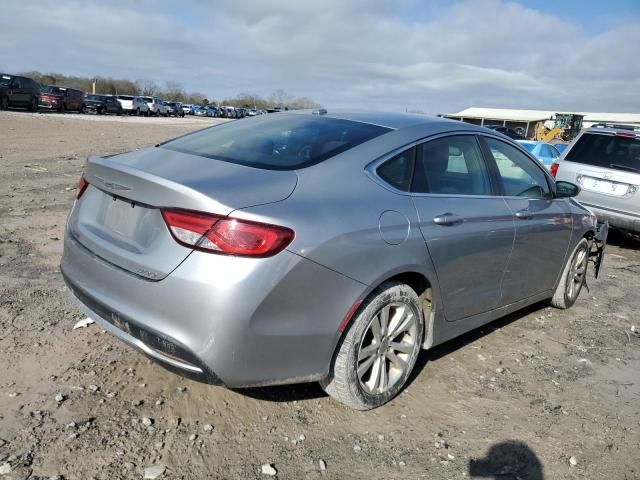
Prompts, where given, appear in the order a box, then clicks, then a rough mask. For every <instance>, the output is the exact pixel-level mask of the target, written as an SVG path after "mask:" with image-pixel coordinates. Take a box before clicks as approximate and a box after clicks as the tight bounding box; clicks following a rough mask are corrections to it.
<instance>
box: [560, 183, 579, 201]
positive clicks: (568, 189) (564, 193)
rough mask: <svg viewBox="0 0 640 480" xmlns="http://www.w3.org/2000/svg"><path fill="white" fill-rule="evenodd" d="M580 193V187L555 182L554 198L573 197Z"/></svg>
mask: <svg viewBox="0 0 640 480" xmlns="http://www.w3.org/2000/svg"><path fill="white" fill-rule="evenodd" d="M579 193H580V187H579V186H578V185H576V184H574V183H571V182H564V181H562V180H561V181H559V182H556V198H569V197H575V196H577V195H578V194H579Z"/></svg>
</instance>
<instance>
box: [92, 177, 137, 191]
mask: <svg viewBox="0 0 640 480" xmlns="http://www.w3.org/2000/svg"><path fill="white" fill-rule="evenodd" d="M94 177H95V178H96V179H97V180H100V182H102V184H103V185H104V186H105V187H107V188H110V189H112V190H131V187H127V186H126V185H121V184H119V183H115V182H110V181H109V180H105V179H104V178H102V177H99V176H98V175H94Z"/></svg>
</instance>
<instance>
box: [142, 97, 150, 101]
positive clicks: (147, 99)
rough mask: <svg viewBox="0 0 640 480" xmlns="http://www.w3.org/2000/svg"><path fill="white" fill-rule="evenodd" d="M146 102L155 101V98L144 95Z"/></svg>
mask: <svg viewBox="0 0 640 480" xmlns="http://www.w3.org/2000/svg"><path fill="white" fill-rule="evenodd" d="M142 99H143V100H144V101H145V102H153V98H151V97H142Z"/></svg>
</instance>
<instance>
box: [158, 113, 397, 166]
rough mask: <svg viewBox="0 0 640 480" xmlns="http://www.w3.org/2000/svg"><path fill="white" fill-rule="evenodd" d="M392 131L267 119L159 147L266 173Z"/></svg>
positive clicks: (299, 118)
mask: <svg viewBox="0 0 640 480" xmlns="http://www.w3.org/2000/svg"><path fill="white" fill-rule="evenodd" d="M388 131H390V129H389V128H385V127H380V126H378V125H371V124H368V123H360V122H353V121H349V120H340V119H335V118H327V117H320V116H310V115H271V116H267V117H254V118H252V119H249V120H243V121H242V122H229V123H226V124H222V125H219V126H216V127H213V128H209V129H206V130H201V131H199V132H195V133H192V134H190V135H186V136H184V137H180V138H177V139H175V140H172V141H169V142H167V143H165V144H163V145H162V147H163V148H167V149H170V150H175V151H178V152H182V153H188V154H192V155H199V156H202V157H208V158H214V159H218V160H224V161H227V162H231V163H238V164H240V165H247V166H250V167H255V168H262V169H268V170H294V169H297V168H304V167H307V166H310V165H314V164H316V163H319V162H322V161H324V160H326V159H327V158H330V157H332V156H334V155H337V154H339V153H342V152H344V151H346V150H349V149H351V148H353V147H355V146H356V145H359V144H361V143H363V142H366V141H368V140H371V139H372V138H375V137H377V136H379V135H382V134H384V133H386V132H388Z"/></svg>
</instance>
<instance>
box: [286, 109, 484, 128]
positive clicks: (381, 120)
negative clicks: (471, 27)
mask: <svg viewBox="0 0 640 480" xmlns="http://www.w3.org/2000/svg"><path fill="white" fill-rule="evenodd" d="M325 112H326V113H325ZM291 114H293V115H319V114H321V115H320V116H322V117H327V118H335V119H338V120H351V121H353V122H361V123H369V124H371V125H378V126H380V127H387V128H391V129H394V130H400V129H403V128H408V127H413V126H416V125H424V126H445V125H446V126H447V127H449V128H451V129H455V130H463V129H464V130H478V131H483V129H482V128H481V127H478V126H476V125H473V124H470V123H464V122H460V121H458V120H449V119H447V118H440V117H431V116H428V115H419V114H414V113H393V112H374V111H359V110H341V109H320V110H287V111H283V112H277V113H275V115H291ZM456 126H457V127H458V128H456ZM461 126H462V127H463V128H461Z"/></svg>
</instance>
